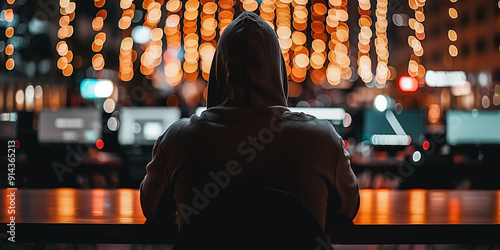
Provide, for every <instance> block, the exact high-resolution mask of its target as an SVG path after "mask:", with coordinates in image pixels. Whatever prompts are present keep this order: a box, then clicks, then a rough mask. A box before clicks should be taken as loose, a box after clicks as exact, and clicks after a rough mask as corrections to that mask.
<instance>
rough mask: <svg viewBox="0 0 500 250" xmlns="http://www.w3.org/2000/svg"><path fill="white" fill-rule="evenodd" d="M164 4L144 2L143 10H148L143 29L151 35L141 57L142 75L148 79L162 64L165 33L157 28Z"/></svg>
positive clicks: (151, 0) (150, 0)
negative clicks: (147, 30)
mask: <svg viewBox="0 0 500 250" xmlns="http://www.w3.org/2000/svg"><path fill="white" fill-rule="evenodd" d="M162 3H163V2H162ZM162 3H158V2H155V1H153V0H145V1H144V2H142V8H143V9H145V10H147V13H146V15H145V16H144V24H143V27H145V28H147V29H149V30H150V31H151V32H150V34H149V35H150V39H149V43H148V44H146V49H145V50H144V53H142V55H141V67H140V69H141V73H142V74H143V75H145V76H146V77H149V76H151V75H152V74H153V73H154V71H155V69H156V67H157V66H159V65H160V64H161V62H162V47H163V42H162V38H163V31H162V30H161V29H160V28H157V25H158V23H159V22H160V19H161V16H162V12H161V6H162Z"/></svg>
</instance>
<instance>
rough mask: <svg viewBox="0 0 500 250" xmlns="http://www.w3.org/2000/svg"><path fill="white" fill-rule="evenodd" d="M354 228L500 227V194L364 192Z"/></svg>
mask: <svg viewBox="0 0 500 250" xmlns="http://www.w3.org/2000/svg"><path fill="white" fill-rule="evenodd" d="M354 224H359V225H362V224H500V190H422V189H413V190H383V189H377V190H371V189H363V190H361V206H360V209H359V212H358V215H357V216H356V218H355V219H354Z"/></svg>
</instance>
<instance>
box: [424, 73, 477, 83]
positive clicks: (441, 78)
mask: <svg viewBox="0 0 500 250" xmlns="http://www.w3.org/2000/svg"><path fill="white" fill-rule="evenodd" d="M466 81H467V75H466V74H465V72H463V71H433V70H428V71H427V73H426V74H425V82H426V83H427V85H428V86H429V87H451V86H460V85H463V84H464V83H465V82H466Z"/></svg>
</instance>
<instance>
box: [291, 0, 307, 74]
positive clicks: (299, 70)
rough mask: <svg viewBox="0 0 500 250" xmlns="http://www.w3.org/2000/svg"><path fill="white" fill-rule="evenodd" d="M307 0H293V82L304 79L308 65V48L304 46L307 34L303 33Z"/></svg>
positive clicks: (305, 23) (305, 22)
mask: <svg viewBox="0 0 500 250" xmlns="http://www.w3.org/2000/svg"><path fill="white" fill-rule="evenodd" d="M306 4H307V0H293V1H292V6H293V18H292V26H293V29H294V31H293V32H292V35H291V38H292V45H291V47H290V48H291V50H292V51H291V52H292V53H291V54H290V62H291V74H290V76H291V78H292V80H293V81H294V82H303V81H304V80H305V79H306V74H307V69H308V67H309V50H308V49H307V48H306V43H307V36H306V34H305V33H304V31H305V29H306V28H307V16H308V11H307V8H306Z"/></svg>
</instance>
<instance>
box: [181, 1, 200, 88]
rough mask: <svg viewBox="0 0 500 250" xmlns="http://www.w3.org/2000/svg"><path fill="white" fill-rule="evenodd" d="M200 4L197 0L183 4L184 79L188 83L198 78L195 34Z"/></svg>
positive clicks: (197, 37) (197, 39)
mask: <svg viewBox="0 0 500 250" xmlns="http://www.w3.org/2000/svg"><path fill="white" fill-rule="evenodd" d="M199 6H200V2H199V1H197V0H189V1H187V2H186V4H185V11H184V20H183V22H184V28H183V31H184V63H183V65H182V66H183V67H182V68H183V69H184V79H185V80H186V81H189V82H194V81H196V79H197V78H198V72H199V71H198V60H199V57H200V55H199V53H198V45H199V42H198V41H199V36H198V34H197V32H196V30H197V21H198V8H199Z"/></svg>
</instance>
